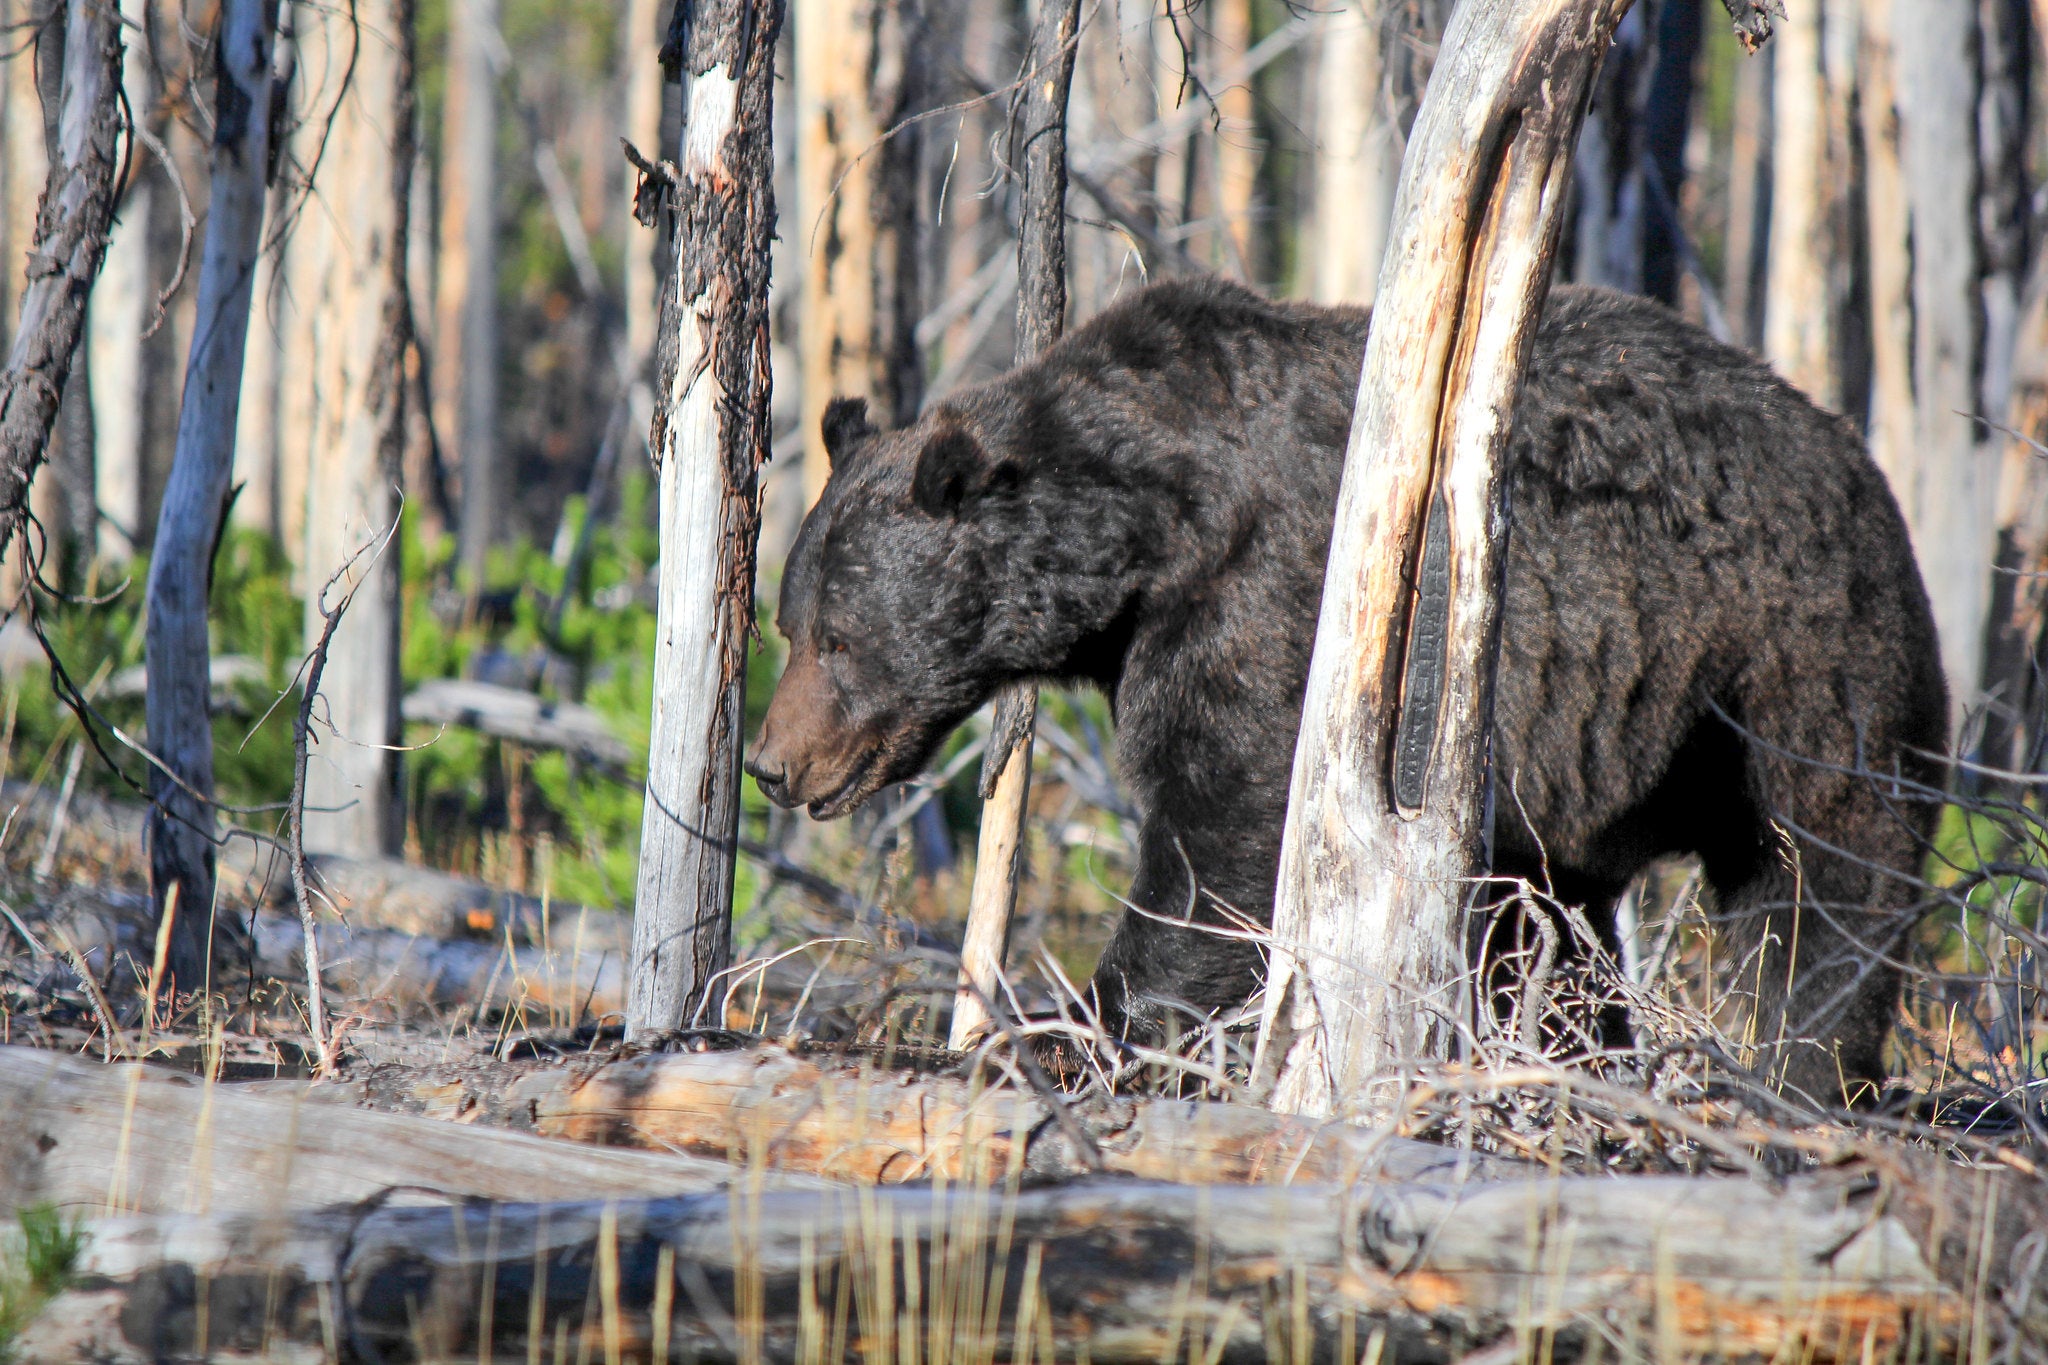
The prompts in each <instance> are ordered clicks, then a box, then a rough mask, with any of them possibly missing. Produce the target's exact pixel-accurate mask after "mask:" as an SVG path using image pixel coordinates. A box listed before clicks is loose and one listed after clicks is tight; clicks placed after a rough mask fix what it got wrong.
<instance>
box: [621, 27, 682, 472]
mask: <svg viewBox="0 0 2048 1365" xmlns="http://www.w3.org/2000/svg"><path fill="white" fill-rule="evenodd" d="M672 3H674V0H627V3H626V5H625V7H624V10H623V12H622V19H621V22H622V23H623V25H624V28H623V30H622V36H621V39H620V42H619V65H620V69H621V73H622V83H623V84H624V86H625V90H626V138H627V140H628V141H630V142H631V143H632V144H633V145H634V146H636V147H638V148H640V149H641V150H642V151H644V152H645V153H646V154H647V155H649V156H651V157H661V156H665V155H666V153H665V152H663V151H662V149H661V86H662V81H661V64H660V63H659V62H657V61H655V60H654V49H655V45H656V44H658V43H659V42H660V41H661V20H662V10H663V9H664V8H665V6H666V5H668V4H672ZM630 173H631V171H630V168H628V174H629V175H630ZM619 204H620V208H621V209H622V210H623V212H621V213H620V214H619V218H618V227H619V231H620V232H622V233H623V234H624V236H625V242H624V245H625V260H626V363H627V365H628V366H629V367H630V369H631V372H632V379H631V381H630V383H631V389H630V392H629V393H628V396H627V403H628V413H629V420H630V421H631V422H632V424H633V429H634V431H636V432H644V431H646V430H647V428H648V426H649V425H650V424H651V423H652V422H653V421H654V345H655V337H656V335H657V329H658V328H659V326H660V323H661V274H660V271H659V270H658V269H656V266H655V260H654V253H655V251H656V250H657V245H656V243H655V242H654V241H653V240H652V239H651V238H650V237H649V235H648V233H647V230H646V229H645V228H642V227H641V226H640V224H639V223H638V222H637V221H635V219H634V217H633V213H632V195H631V194H624V195H621V196H620V198H619ZM638 448H639V441H638V439H637V438H636V439H635V441H634V449H635V450H637V449H638Z"/></svg>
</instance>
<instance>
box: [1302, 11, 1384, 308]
mask: <svg viewBox="0 0 2048 1365" xmlns="http://www.w3.org/2000/svg"><path fill="white" fill-rule="evenodd" d="M1371 2H1372V0H1361V3H1360V4H1348V5H1345V6H1344V7H1343V8H1341V9H1339V10H1337V11H1336V12H1335V13H1333V14H1332V15H1331V16H1330V17H1329V18H1328V19H1327V20H1325V21H1324V26H1323V35H1322V46H1321V48H1320V50H1319V51H1318V53H1317V58H1316V104H1315V114H1316V128H1315V139H1316V140H1315V218H1314V220H1313V223H1312V225H1311V228H1310V233H1309V240H1308V245H1307V249H1308V251H1309V252H1310V254H1311V257H1312V262H1311V265H1310V268H1309V278H1310V281H1311V286H1310V287H1311V292H1312V293H1313V294H1314V296H1315V298H1316V299H1318V300H1319V301H1321V302H1324V303H1364V304H1369V303H1371V302H1372V300H1373V294H1374V291H1375V290H1376V288H1377V286H1378V284H1379V273H1380V257H1381V256H1382V255H1383V254H1384V253H1385V251H1386V245H1387V225H1388V223H1389V222H1390V221H1391V220H1392V218H1393V214H1394V187H1395V185H1396V183H1397V182H1398V180H1399V178H1400V174H1401V139H1400V136H1399V134H1398V132H1397V130H1396V129H1395V127H1394V125H1393V123H1392V121H1391V120H1390V119H1389V118H1388V116H1387V104H1386V101H1385V99H1384V98H1383V92H1382V89H1381V87H1382V72H1381V69H1380V42H1379V40H1380V25H1379V19H1378V16H1377V14H1374V15H1373V16H1372V17H1370V18H1368V17H1367V15H1366V12H1365V10H1364V8H1362V5H1364V4H1369V3H1371Z"/></svg>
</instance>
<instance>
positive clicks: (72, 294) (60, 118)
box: [0, 0, 121, 551]
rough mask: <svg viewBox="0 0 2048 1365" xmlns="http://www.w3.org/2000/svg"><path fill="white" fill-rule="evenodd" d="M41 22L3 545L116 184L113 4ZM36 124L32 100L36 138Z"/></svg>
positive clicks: (26, 483) (7, 384) (18, 515)
mask: <svg viewBox="0 0 2048 1365" xmlns="http://www.w3.org/2000/svg"><path fill="white" fill-rule="evenodd" d="M50 23H52V24H61V26H62V32H63V34H64V45H63V50H64V60H63V64H62V67H61V70H58V71H55V72H54V73H53V77H52V79H53V81H54V84H53V88H54V89H55V90H56V91H57V95H56V98H55V99H54V100H51V101H48V102H47V107H48V109H49V110H50V113H49V122H48V125H47V126H48V128H49V131H50V134H51V136H50V138H49V140H48V144H47V146H48V155H47V161H46V163H45V164H46V166H47V170H46V173H45V177H44V184H43V188H42V191H41V196H40V198H39V200H38V203H37V210H36V215H35V221H34V230H33V237H32V240H31V242H30V244H29V246H28V249H27V251H26V252H24V253H23V257H22V259H21V260H20V261H18V262H17V263H16V265H15V268H16V269H19V270H21V271H22V272H23V274H22V280H23V283H22V285H21V287H20V292H19V294H18V295H16V313H15V326H14V333H13V337H12V339H11V341H10V344H9V346H8V353H7V368H6V371H5V373H4V374H0V551H4V550H6V549H8V548H10V547H12V545H13V542H14V541H15V538H16V536H17V534H18V533H19V532H20V531H21V530H22V526H23V522H24V519H25V518H26V516H27V515H28V513H29V511H30V506H29V503H30V484H31V481H33V480H34V479H35V475H36V471H37V469H38V468H39V467H40V466H41V465H42V462H43V461H44V459H45V458H46V457H47V454H48V451H49V446H50V435H51V430H52V427H53V425H54V424H55V423H56V422H57V421H58V417H59V405H60V403H61V402H62V400H63V396H64V393H65V387H66V381H67V379H68V378H69V377H70V374H71V371H72V367H73V364H74V362H75V361H76V359H77V357H78V356H79V355H80V354H81V353H82V351H83V347H82V346H81V344H80V343H81V341H82V340H83V338H84V335H85V330H86V322H85V312H86V298H87V296H88V295H89V293H90V292H91V290H92V286H93V282H94V280H95V278H96V277H97V276H98V274H99V269H100V262H101V259H102V257H103V256H104V254H105V252H106V246H107V233H108V230H109V227H110V225H111V221H112V218H113V212H114V202H115V197H116V194H117V192H118V188H119V187H118V186H117V185H116V184H115V177H116V176H117V175H118V173H119V169H120V168H119V154H118V152H119V134H120V127H121V114H120V100H119V86H120V80H121V34H120V25H119V22H118V16H117V15H116V14H115V12H113V11H112V10H109V9H107V8H105V7H103V6H100V5H97V4H91V3H86V2H85V0H71V3H70V4H69V5H68V6H67V7H66V8H65V9H64V10H63V12H62V13H61V15H59V16H53V17H52V18H51V19H50ZM53 46H54V45H53ZM11 84H12V81H10V85H11ZM21 107H22V106H21V105H20V104H18V103H15V104H12V105H11V107H10V109H9V111H8V112H9V114H10V118H9V129H10V132H9V134H8V138H9V142H10V149H11V147H12V145H13V137H14V133H13V131H11V130H12V129H13V125H14V120H13V118H12V115H13V114H14V112H15V111H16V110H17V109H19V108H21ZM45 126H46V124H45V116H44V114H43V113H40V112H39V113H38V114H37V116H36V120H35V123H34V129H35V132H36V134H37V139H38V140H39V141H40V140H42V134H43V132H44V130H45ZM15 226H16V229H17V230H18V228H19V223H18V222H17V223H16V225H15ZM74 439H75V438H74ZM51 486H52V487H54V486H55V485H54V484H52V485H51ZM85 495H86V496H87V497H88V498H89V497H90V491H89V489H88V490H85ZM39 519H41V520H43V521H44V524H45V526H46V527H48V528H49V530H50V534H51V535H52V536H55V535H57V534H59V533H60V532H61V528H60V527H57V526H56V525H55V518H54V517H53V516H48V515H41V516H40V517H39ZM37 548H38V549H39V548H40V546H38V547H37Z"/></svg>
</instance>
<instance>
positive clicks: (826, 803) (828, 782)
mask: <svg viewBox="0 0 2048 1365" xmlns="http://www.w3.org/2000/svg"><path fill="white" fill-rule="evenodd" d="M874 748H875V746H874V744H873V743H872V742H870V741H869V740H868V737H867V736H865V735H863V734H862V733H860V731H859V730H858V729H857V728H856V727H853V726H850V725H848V724H847V721H846V716H845V708H844V707H843V706H842V705H841V704H840V702H839V699H838V697H837V694H836V692H835V690H834V688H833V687H832V685H831V682H830V680H829V679H827V678H826V677H825V676H824V670H823V669H822V668H820V667H819V666H818V665H817V663H816V662H815V661H814V660H813V659H812V658H810V657H809V656H808V654H807V653H806V652H800V651H799V652H793V654H792V657H791V659H790V664H789V667H788V668H787V669H786V670H784V672H783V675H782V680H781V682H780V683H779V684H778V685H777V686H776V689H775V696H774V698H773V699H772V700H771V701H770V702H769V703H768V714H767V716H766V717H765V718H764V719H763V720H762V722H761V742H760V744H759V745H758V746H757V747H756V748H755V750H754V756H753V758H751V759H749V760H748V761H747V764H746V770H747V771H748V772H749V773H751V774H752V775H753V777H754V780H755V781H757V782H759V783H760V784H761V794H762V795H763V796H766V797H767V798H768V799H769V800H770V801H773V802H774V803H775V804H776V805H778V806H782V807H784V808H785V809H787V808H789V807H793V806H804V805H807V806H809V807H810V808H811V814H812V815H814V816H816V817H818V818H819V819H830V818H831V817H833V816H835V815H844V814H845V813H846V812H847V811H850V810H852V809H853V808H854V807H855V806H857V805H859V804H860V803H861V801H862V800H864V799H865V798H866V797H867V795H868V791H869V788H868V786H867V784H866V778H867V777H868V775H869V769H870V768H871V767H872V766H873V761H874V756H875V755H874V752H873V751H874Z"/></svg>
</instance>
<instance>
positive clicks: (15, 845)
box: [0, 781, 629, 951]
mask: <svg viewBox="0 0 2048 1365" xmlns="http://www.w3.org/2000/svg"><path fill="white" fill-rule="evenodd" d="M58 798H59V793H58V792H57V791H55V790H52V789H50V788H44V787H37V786H32V785H30V784H29V783H26V782H13V781H10V782H8V783H7V784H6V786H5V788H4V789H0V815H11V817H12V822H11V824H10V826H9V831H8V836H7V842H6V844H5V846H4V847H5V848H6V849H7V850H8V851H9V852H10V855H11V856H12V857H16V858H22V857H25V858H28V859H34V858H35V857H36V856H37V855H38V854H39V853H40V851H41V850H42V848H43V844H44V841H45V840H46V839H47V838H48V837H49V832H50V829H51V827H52V826H53V825H56V824H58V821H59V819H60V815H59V808H60V802H59V799H58ZM61 806H62V814H61V821H62V823H61V826H59V828H58V848H57V861H58V863H59V864H61V865H69V864H73V863H76V864H81V865H89V866H91V867H93V868H95V869H97V870H98V871H99V872H100V874H101V876H102V877H103V878H104V879H105V880H108V881H115V882H118V881H122V880H133V881H141V880H143V879H144V878H146V877H147V875H148V870H149V869H148V866H147V863H146V862H145V861H144V860H143V859H142V858H141V856H140V850H141V848H142V827H143V820H144V817H145V814H146V807H144V806H142V805H141V804H139V803H135V802H127V801H110V800H108V799H106V798H105V797H102V796H97V795H94V794H92V793H88V792H74V793H73V794H72V796H71V799H70V800H69V801H68V802H64V803H61ZM217 859H218V861H217V871H216V878H217V882H218V885H219V887H220V895H221V898H222V900H223V902H224V903H226V904H229V905H233V906H236V907H243V906H249V905H258V906H270V907H273V908H277V909H288V908H290V906H291V903H292V888H291V876H290V873H289V869H288V867H287V860H286V858H285V856H284V853H283V851H282V850H281V849H279V848H277V847H275V846H272V845H270V844H265V843H258V842H256V841H255V840H253V839H249V838H243V837H235V836H230V837H229V838H228V841H227V842H226V844H224V845H223V846H222V847H221V849H220V850H219V853H218V855H217ZM306 862H307V865H308V867H309V868H310V869H311V871H312V873H313V875H314V878H315V881H316V885H317V886H318V887H319V888H320V891H321V893H322V896H323V897H324V899H325V901H326V902H328V903H331V905H332V906H333V908H334V909H336V910H337V911H338V912H339V913H340V915H341V916H342V918H343V919H345V920H346V921H347V922H348V923H349V925H350V926H351V927H353V928H356V929H389V930H394V931H397V932H401V933H406V934H413V935H417V936H419V937H423V938H439V939H460V938H474V939H479V940H489V941H492V942H495V943H500V944H502V943H503V942H504V941H505V935H506V932H507V931H508V929H509V931H510V932H511V935H512V941H513V942H514V943H516V944H519V945H521V946H525V945H531V944H539V943H542V942H544V941H552V940H553V939H556V938H566V937H567V936H572V935H574V934H575V933H577V932H578V931H579V925H580V931H581V932H582V933H583V934H584V935H585V939H586V943H587V944H588V945H589V946H592V947H596V948H598V949H599V950H600V951H609V950H618V951H623V950H624V947H625V944H626V941H627V937H628V933H629V930H628V926H627V924H626V921H625V917H624V916H623V915H615V914H613V913H611V912H609V911H604V910H590V911H588V912H587V913H586V911H585V907H583V906H579V905H574V904H568V903H564V902H560V901H557V902H554V903H553V904H552V905H544V904H543V903H542V901H541V900H540V898H538V897H536V896H528V895H524V894H522V893H520V892H517V891H507V890H505V889H503V888H502V887H495V886H490V885H487V884H485V883H483V882H479V881H474V880H472V879H470V878H468V877H458V876H455V875H453V874H451V873H447V872H437V871H435V870H434V869H432V868H427V867H418V866H415V865H414V864H411V863H407V862H404V861H402V860H401V859H398V858H349V857H343V856H340V855H333V854H319V853H314V854H309V855H307V859H306Z"/></svg>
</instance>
